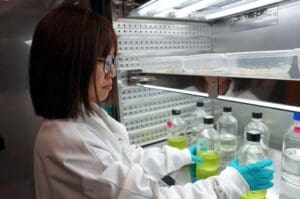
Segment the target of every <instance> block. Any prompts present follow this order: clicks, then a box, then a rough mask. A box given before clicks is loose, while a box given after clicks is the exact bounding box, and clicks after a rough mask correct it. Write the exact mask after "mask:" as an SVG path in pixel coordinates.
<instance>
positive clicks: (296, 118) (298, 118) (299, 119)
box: [293, 112, 300, 121]
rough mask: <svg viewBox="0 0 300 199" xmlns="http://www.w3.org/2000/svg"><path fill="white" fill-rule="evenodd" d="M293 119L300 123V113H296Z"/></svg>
mask: <svg viewBox="0 0 300 199" xmlns="http://www.w3.org/2000/svg"><path fill="white" fill-rule="evenodd" d="M293 119H294V120H296V121H300V113H299V112H295V113H294V117H293Z"/></svg>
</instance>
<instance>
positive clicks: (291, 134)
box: [279, 113, 300, 199]
mask: <svg viewBox="0 0 300 199" xmlns="http://www.w3.org/2000/svg"><path fill="white" fill-rule="evenodd" d="M293 118H294V124H293V125H292V126H291V127H290V128H289V129H288V131H287V132H286V133H285V134H284V136H283V147H282V157H281V170H282V176H281V185H280V197H279V198H280V199H291V198H298V197H299V195H300V113H294V117H293Z"/></svg>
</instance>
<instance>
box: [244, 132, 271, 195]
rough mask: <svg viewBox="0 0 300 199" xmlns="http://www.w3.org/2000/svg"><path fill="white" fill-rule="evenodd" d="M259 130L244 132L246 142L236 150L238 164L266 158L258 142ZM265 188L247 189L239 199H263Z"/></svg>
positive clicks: (259, 137)
mask: <svg viewBox="0 0 300 199" xmlns="http://www.w3.org/2000/svg"><path fill="white" fill-rule="evenodd" d="M260 139H261V132H260V131H257V130H249V131H247V132H246V143H245V144H244V145H243V146H241V147H240V148H239V150H238V158H239V164H240V165H245V164H251V163H255V162H258V161H260V160H264V159H266V158H267V153H266V151H265V149H264V148H263V147H262V145H261V144H260ZM265 197H266V190H252V191H248V192H247V193H245V194H244V195H242V196H241V197H240V199H265Z"/></svg>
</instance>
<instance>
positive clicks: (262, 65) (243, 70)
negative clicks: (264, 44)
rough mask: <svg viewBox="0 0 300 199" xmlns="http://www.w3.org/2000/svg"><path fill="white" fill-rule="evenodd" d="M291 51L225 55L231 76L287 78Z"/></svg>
mask: <svg viewBox="0 0 300 199" xmlns="http://www.w3.org/2000/svg"><path fill="white" fill-rule="evenodd" d="M294 55H295V52H294V51H293V50H279V51H253V52H241V53H227V57H228V65H229V68H230V72H231V74H236V75H242V76H250V77H251V76H255V77H257V76H261V77H270V76H272V77H273V76H275V77H283V78H285V77H289V74H288V72H289V70H290V68H291V66H292V63H293V57H294Z"/></svg>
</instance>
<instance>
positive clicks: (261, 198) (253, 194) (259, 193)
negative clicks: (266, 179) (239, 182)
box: [240, 190, 267, 199]
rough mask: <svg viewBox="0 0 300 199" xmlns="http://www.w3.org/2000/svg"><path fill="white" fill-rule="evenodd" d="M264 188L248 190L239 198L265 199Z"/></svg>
mask: <svg viewBox="0 0 300 199" xmlns="http://www.w3.org/2000/svg"><path fill="white" fill-rule="evenodd" d="M266 193H267V191H266V190H254V191H248V192H247V193H245V194H244V195H242V196H241V197H240V199H265V198H266Z"/></svg>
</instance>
